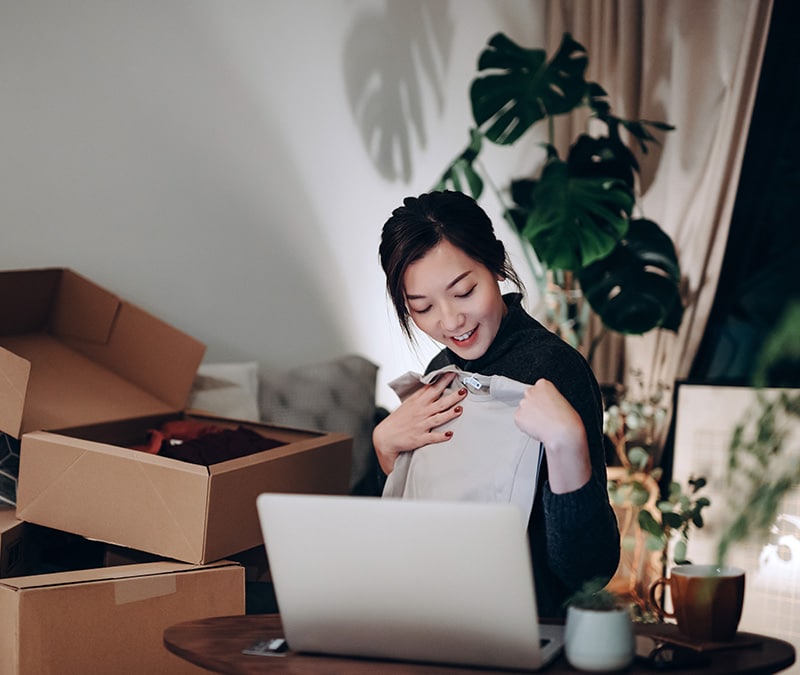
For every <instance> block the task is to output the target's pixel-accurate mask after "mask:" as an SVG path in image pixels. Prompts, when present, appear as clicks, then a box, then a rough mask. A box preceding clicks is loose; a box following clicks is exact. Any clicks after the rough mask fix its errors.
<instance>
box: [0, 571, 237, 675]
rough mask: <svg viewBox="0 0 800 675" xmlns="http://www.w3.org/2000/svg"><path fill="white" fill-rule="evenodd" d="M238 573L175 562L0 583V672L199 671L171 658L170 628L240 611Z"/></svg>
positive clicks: (75, 674)
mask: <svg viewBox="0 0 800 675" xmlns="http://www.w3.org/2000/svg"><path fill="white" fill-rule="evenodd" d="M244 587H245V579H244V568H242V567H241V566H240V565H237V564H235V563H231V562H227V561H224V562H218V563H213V564H210V565H205V566H196V565H187V564H182V563H175V562H153V563H146V564H141V565H123V566H120V567H111V568H98V569H88V570H79V571H71V572H59V573H55V574H40V575H34V576H26V577H14V578H9V579H0V625H2V626H3V630H2V631H0V672H2V673H4V674H7V675H39V674H41V675H44V674H45V673H61V674H63V675H85V673H117V674H120V675H122V674H126V673H130V674H131V675H133V674H134V673H135V674H137V675H139V674H140V673H171V674H172V673H176V674H177V673H181V674H187V675H188V674H189V673H192V674H197V675H199V674H200V673H201V672H206V671H204V670H202V669H200V668H197V667H195V666H192V665H191V664H189V663H188V662H187V661H184V660H183V659H180V658H179V657H177V656H175V655H173V654H171V653H170V652H169V651H167V649H166V648H165V647H164V644H163V634H164V630H165V629H166V628H168V627H169V626H172V625H174V624H176V623H180V622H183V621H190V620H193V619H201V618H205V617H210V616H227V615H240V614H244V611H245V593H244Z"/></svg>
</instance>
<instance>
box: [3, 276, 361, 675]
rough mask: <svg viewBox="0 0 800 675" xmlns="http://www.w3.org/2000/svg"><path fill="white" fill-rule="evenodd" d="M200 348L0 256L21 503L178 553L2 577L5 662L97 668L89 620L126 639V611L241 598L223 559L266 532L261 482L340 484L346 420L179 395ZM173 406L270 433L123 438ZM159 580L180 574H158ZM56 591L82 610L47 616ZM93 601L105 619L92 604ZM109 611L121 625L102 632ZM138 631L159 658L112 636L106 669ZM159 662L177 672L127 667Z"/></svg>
mask: <svg viewBox="0 0 800 675" xmlns="http://www.w3.org/2000/svg"><path fill="white" fill-rule="evenodd" d="M203 353H204V347H203V345H202V344H200V343H199V342H197V341H196V340H194V339H193V338H191V337H190V336H188V335H186V334H184V333H182V332H180V331H178V330H177V329H175V328H173V327H171V326H169V325H167V324H166V323H164V322H162V321H160V320H159V319H157V318H155V317H153V316H151V315H150V314H148V313H147V312H145V311H143V310H141V309H140V308H138V307H136V306H135V305H132V304H131V303H128V302H126V301H124V300H122V299H120V298H119V297H117V296H116V295H114V294H113V293H110V292H109V291H107V290H105V289H103V288H101V287H100V286H98V285H96V284H94V283H93V282H91V281H89V280H88V279H86V278H84V277H82V276H81V275H79V274H77V273H75V272H73V271H71V270H68V269H61V268H53V269H41V270H19V271H11V272H0V431H3V432H5V433H7V434H10V435H12V436H14V437H16V438H21V441H22V443H21V450H20V473H19V481H18V493H17V510H16V518H17V519H19V521H23V522H24V523H30V524H35V525H37V526H42V527H46V528H52V529H54V530H55V531H63V532H69V533H74V534H75V535H80V536H81V537H85V538H88V539H90V540H97V541H100V542H106V543H108V544H110V545H114V546H119V547H125V548H128V549H131V550H133V551H140V552H143V553H147V554H151V555H153V556H158V557H163V558H164V559H170V560H173V561H178V562H166V561H164V562H159V561H156V562H150V563H146V564H144V565H124V566H121V567H107V568H101V569H95V570H81V571H75V572H64V573H62V574H66V575H68V576H66V577H63V576H62V577H60V576H59V575H37V576H34V577H27V578H26V577H14V578H12V579H0V620H2V623H3V625H6V621H9V622H12V623H13V624H14V625H16V626H17V627H18V631H17V632H16V633H14V634H13V635H14V637H13V639H14V640H15V641H16V642H15V645H14V646H13V648H12V646H8V645H5V644H2V645H0V652H3V653H4V652H6V651H7V649H6V647H8V651H9V653H13V654H15V656H14V657H13V658H14V659H15V660H13V661H8V663H5V662H4V663H3V664H0V666H3V667H0V671H2V672H4V673H5V672H9V673H14V672H25V673H34V672H50V671H49V670H47V668H48V667H49V666H48V665H47V663H50V665H52V663H53V662H54V661H52V659H58V663H59V664H61V665H60V666H59V669H58V672H60V673H69V672H104V671H103V669H102V668H100V669H99V670H98V669H97V668H92V667H91V664H92V663H95V662H94V661H93V660H92V661H87V660H86V659H96V658H98V655H97V654H95V653H94V652H92V651H91V650H86V649H84V645H85V644H86V643H87V641H91V640H94V639H95V636H96V637H97V639H98V640H101V641H107V640H113V639H116V640H118V641H122V642H124V641H128V640H129V637H130V636H129V630H130V631H133V632H135V629H134V628H133V623H129V622H142V623H143V624H145V623H147V624H152V625H156V626H157V628H159V627H160V629H162V630H163V628H165V627H166V625H164V623H165V622H172V623H175V622H176V621H177V620H178V619H176V617H177V616H179V615H180V617H181V620H183V619H189V618H199V617H200V616H212V615H219V614H236V613H243V611H244V576H243V569H242V568H241V567H240V566H238V565H234V564H232V563H230V562H224V563H223V562H219V561H221V560H222V559H223V558H225V557H228V556H232V555H234V554H239V553H241V552H243V551H247V550H250V549H252V548H253V547H257V546H258V545H259V544H260V543H261V533H260V528H259V523H258V517H257V513H256V509H255V499H256V497H257V495H258V494H259V493H261V492H266V491H279V492H315V493H331V494H334V493H341V494H344V493H346V492H347V490H348V483H349V474H350V461H351V447H352V440H351V438H350V437H349V436H346V435H344V434H334V433H323V432H317V431H306V430H300V429H291V428H286V427H278V426H271V425H262V424H255V423H250V422H240V421H237V420H226V419H221V418H218V417H214V416H211V415H205V414H203V413H200V412H198V411H185V410H183V409H182V408H183V406H184V405H185V402H186V401H187V400H188V397H189V393H190V389H191V385H192V381H193V379H194V375H195V372H196V370H197V368H198V366H199V364H200V362H201V360H202V357H203ZM169 420H197V421H204V422H208V423H213V424H215V425H222V426H225V427H229V428H238V427H245V428H247V429H249V430H250V431H254V432H256V433H257V434H259V435H261V436H263V437H264V438H267V439H270V440H271V441H272V442H273V443H274V444H276V445H277V446H278V447H274V448H273V449H270V450H266V451H262V452H257V453H255V454H252V455H249V456H243V457H239V458H237V459H231V460H227V461H223V462H220V463H217V464H211V465H210V466H205V465H198V464H191V463H188V462H183V461H180V460H177V459H172V458H169V457H164V456H161V455H159V454H148V453H145V452H141V451H139V450H135V449H132V447H133V446H135V445H137V444H138V443H140V442H141V440H142V438H144V437H145V436H146V435H147V433H148V430H150V429H152V428H155V427H157V426H158V425H159V424H162V423H163V422H165V421H169ZM2 527H5V528H6V530H5V531H0V536H2V537H3V540H2V541H3V551H4V552H5V550H6V545H7V543H8V546H9V551H12V548H13V547H11V544H10V542H11V541H12V540H13V538H14V537H15V531H16V530H15V528H17V527H20V525H17V524H16V523H10V522H7V523H6V524H5V525H2ZM12 555H13V553H12ZM4 564H6V565H7V566H8V565H9V564H13V563H8V562H6V563H4ZM12 574H14V572H13V571H12ZM69 575H73V576H69ZM37 577H38V578H37ZM45 577H47V578H45ZM234 577H235V580H234V581H233V582H232V581H231V580H232V579H233V578H234ZM220 580H222V581H220ZM167 586H169V588H170V589H173V587H174V589H175V590H170V591H169V592H164V593H161V592H160V591H159V590H158V589H159V588H161V589H163V588H166V587H167ZM217 586H218V587H219V588H220V589H224V592H219V593H218V592H214V591H213V589H214V588H215V587H217ZM59 589H61V590H59ZM67 589H69V591H68V590H67ZM133 589H142V590H133ZM148 589H153V590H152V592H151V591H150V590H148ZM181 589H184V590H181ZM62 591H63V594H62ZM137 594H139V595H140V596H141V598H140V599H139V600H137V599H136V598H137V597H138V596H137ZM62 598H63V602H64V603H67V604H65V605H64V606H65V607H78V606H80V607H81V610H80V611H81V616H82V617H84V618H85V619H86V620H85V621H84V620H83V619H81V620H80V621H77V620H76V621H75V622H72V623H71V622H69V621H66V622H64V621H63V618H64V617H63V616H57V615H58V614H59V612H60V610H58V609H57V608H58V607H59V606H61V605H60V603H61V602H62ZM120 598H125V601H124V602H123V601H121V600H120ZM128 598H133V600H129V599H128ZM162 598H163V599H162ZM139 602H142V603H144V604H142V605H138V603H139ZM131 603H133V604H136V605H137V608H136V612H134V613H132V614H130V615H128V611H129V610H131V609H132V608H133V605H132V604H131ZM51 607H52V609H51ZM167 607H171V608H173V609H167ZM34 608H35V609H34ZM181 608H183V609H181ZM183 610H186V611H183ZM139 612H141V613H139ZM101 615H102V616H104V617H105V618H106V621H99V622H96V621H94V619H93V618H92V617H96V616H101ZM112 616H113V617H117V618H119V620H120V623H119V624H114V621H112V620H111V619H110V618H109V617H112ZM31 622H33V623H31ZM34 624H35V626H34ZM112 625H115V626H116V627H115V628H114V629H113V630H114V631H117V632H116V633H106V632H103V631H105V629H106V628H109V630H111V628H110V627H111V626H112ZM37 630H39V631H46V633H47V634H50V635H58V636H60V637H59V638H58V639H59V641H60V642H63V643H64V645H66V644H72V645H73V651H74V652H76V658H77V657H80V656H81V654H80V653H78V652H82V656H83V657H85V658H84V660H83V661H80V659H79V661H78V662H76V663H78V665H74V667H73V665H72V661H70V660H69V659H68V658H67V657H65V656H64V652H63V651H60V649H61V647H59V649H56V648H55V647H53V649H48V648H46V647H47V645H46V644H40V643H39V642H37V641H36V639H34V638H33V637H31V636H33V635H37V634H38V633H37V632H36V631H37ZM52 631H54V632H52ZM75 631H78V632H79V635H78V634H75ZM119 631H121V632H119ZM156 632H157V630H156ZM95 634H96V635H95ZM26 636H28V639H30V640H31V641H32V642H31V643H30V644H25V643H24V642H25V640H26ZM70 636H72V637H71V638H70ZM9 639H11V638H9ZM70 640H72V642H70ZM34 643H35V644H34ZM50 646H52V644H51V645H50ZM148 646H149V649H150V650H151V651H152V654H153V658H156V659H158V658H167V657H166V652H165V650H164V649H163V646H162V645H161V641H160V639H159V640H158V641H157V644H154V643H153V640H150V641H149V642H148V643H147V644H146V645H144V646H143V645H137V647H136V649H134V650H130V651H128V650H124V652H123V653H117V650H114V649H111V648H109V652H108V653H112V652H113V653H115V661H114V667H113V668H111V669H109V671H108V672H127V671H126V670H125V665H124V664H123V663H121V662H120V661H119V659H124V658H125V654H127V655H128V661H130V662H131V664H132V665H131V668H132V670H133V668H134V666H135V664H136V663H145V661H144V660H143V659H144V658H145V657H144V656H143V655H142V651H143V650H145V651H147V649H148ZM37 655H38V656H37ZM170 657H171V655H170ZM9 658H12V657H9ZM171 658H174V657H171ZM37 659H38V661H37ZM48 659H49V661H48ZM36 663H39V665H41V668H40V669H39V670H37V666H36ZM64 664H67V665H69V668H67V667H66V665H64ZM87 664H88V665H87ZM172 666H173V667H174V663H172ZM6 667H7V668H6ZM167 671H168V672H177V670H175V669H173V670H168V669H165V668H160V669H159V668H148V667H145V668H139V669H138V670H137V672H167Z"/></svg>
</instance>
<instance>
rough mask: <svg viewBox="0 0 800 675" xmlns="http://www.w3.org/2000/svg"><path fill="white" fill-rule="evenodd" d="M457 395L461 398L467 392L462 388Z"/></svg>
mask: <svg viewBox="0 0 800 675" xmlns="http://www.w3.org/2000/svg"><path fill="white" fill-rule="evenodd" d="M458 393H459V394H461V396H464V394H466V393H467V390H466V389H464V388H463V387H462V388H461V389H459V390H458Z"/></svg>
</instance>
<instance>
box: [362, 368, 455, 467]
mask: <svg viewBox="0 0 800 675" xmlns="http://www.w3.org/2000/svg"><path fill="white" fill-rule="evenodd" d="M454 378H455V373H445V374H443V375H442V376H441V377H439V378H438V379H437V380H436V382H434V383H432V384H426V385H425V386H423V387H422V388H421V389H418V390H417V391H415V392H414V393H413V394H411V395H410V396H409V397H408V398H406V400H405V401H403V403H401V404H400V406H399V407H398V408H397V409H396V410H395V411H394V412H392V413H391V414H390V415H389V416H388V417H386V418H385V419H384V420H383V421H382V422H381V423H380V424H378V426H376V427H375V429H374V431H373V432H372V444H373V445H374V446H375V452H376V454H377V455H378V463H379V464H380V465H381V469H383V471H384V473H386V474H387V475H388V474H390V473H391V472H392V469H393V468H394V462H395V460H396V459H397V456H398V455H399V454H400V453H401V452H408V451H410V450H416V449H417V448H420V447H422V446H423V445H428V444H430V443H442V442H443V441H446V440H448V439H449V438H450V437H451V436H452V435H453V432H452V431H441V430H438V427H441V426H442V425H443V424H445V423H446V422H449V421H450V420H452V419H455V418H456V417H458V416H459V415H460V414H461V411H462V408H461V406H460V405H458V404H459V402H460V401H461V400H463V399H464V397H465V396H466V395H467V390H466V389H464V388H461V389H459V390H458V391H455V392H451V393H445V389H446V388H447V385H449V384H450V383H451V382H452V381H453V379H454Z"/></svg>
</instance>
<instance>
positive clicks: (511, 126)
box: [470, 33, 589, 145]
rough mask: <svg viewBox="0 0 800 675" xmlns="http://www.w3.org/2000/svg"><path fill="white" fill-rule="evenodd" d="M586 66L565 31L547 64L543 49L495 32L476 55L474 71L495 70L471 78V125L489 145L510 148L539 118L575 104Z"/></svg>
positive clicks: (579, 49) (581, 51)
mask: <svg viewBox="0 0 800 675" xmlns="http://www.w3.org/2000/svg"><path fill="white" fill-rule="evenodd" d="M587 63H588V58H587V56H586V49H585V48H584V47H583V45H581V44H579V43H578V42H576V41H575V40H573V39H572V36H571V35H570V34H569V33H565V34H564V36H563V38H562V41H561V46H560V47H559V49H558V52H556V54H555V56H554V57H553V59H552V60H551V61H550V62H547V60H546V53H545V51H544V50H543V49H525V48H523V47H520V46H519V45H517V44H516V43H515V42H513V41H512V40H510V39H509V38H508V37H506V36H505V35H503V34H502V33H497V34H496V35H494V36H493V37H492V38H491V39H490V40H489V44H488V46H487V47H486V49H485V50H484V51H483V52H482V53H481V55H480V58H479V59H478V70H479V71H484V70H491V71H499V72H492V73H490V74H488V75H484V76H483V77H479V78H476V79H475V80H474V81H473V83H472V87H471V89H470V99H471V100H472V115H473V117H474V118H475V122H476V124H477V125H478V127H479V128H481V130H482V131H483V133H484V135H485V136H486V137H487V138H488V139H489V140H490V141H492V142H494V143H498V144H501V145H511V144H512V143H514V142H515V141H516V140H517V139H518V138H519V137H520V136H522V135H523V134H524V133H525V132H526V131H527V130H528V129H529V128H530V127H531V126H532V125H534V124H535V123H536V122H538V121H539V120H541V119H544V118H545V117H547V116H550V115H560V114H562V113H568V112H570V111H571V110H573V109H574V108H576V107H577V106H578V105H579V104H580V103H581V101H582V100H583V98H584V96H585V95H586V94H587V90H588V87H589V85H588V83H587V82H586V80H585V79H584V73H585V71H586V65H587ZM487 123H488V124H489V126H488V128H487V129H483V126H484V124H487Z"/></svg>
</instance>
